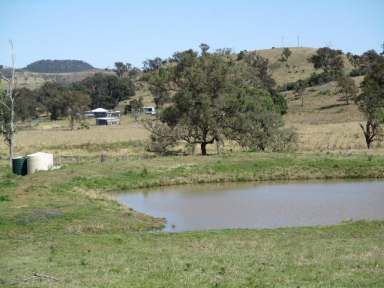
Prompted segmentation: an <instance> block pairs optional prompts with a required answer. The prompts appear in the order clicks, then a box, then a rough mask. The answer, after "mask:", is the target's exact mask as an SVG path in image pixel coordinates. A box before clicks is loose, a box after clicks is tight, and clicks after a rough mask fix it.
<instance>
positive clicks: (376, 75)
mask: <svg viewBox="0 0 384 288" xmlns="http://www.w3.org/2000/svg"><path fill="white" fill-rule="evenodd" d="M361 89H362V93H361V94H360V95H359V96H358V97H357V99H356V102H357V104H358V105H359V108H360V110H361V111H362V112H363V113H364V115H365V117H366V119H367V121H366V123H365V125H362V124H361V128H362V130H363V133H364V137H365V140H366V144H367V147H368V148H370V147H371V144H372V142H373V141H374V140H375V139H376V138H377V136H378V135H379V132H380V129H381V125H382V124H383V123H384V57H378V58H376V60H375V62H374V63H372V65H371V67H370V69H369V72H368V74H367V75H366V76H365V77H364V80H363V82H362V84H361Z"/></svg>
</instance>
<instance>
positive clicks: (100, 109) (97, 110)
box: [91, 108, 108, 113]
mask: <svg viewBox="0 0 384 288" xmlns="http://www.w3.org/2000/svg"><path fill="white" fill-rule="evenodd" d="M91 112H93V113H99V112H108V110H107V109H104V108H96V109H93V110H91Z"/></svg>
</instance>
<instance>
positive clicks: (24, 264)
mask: <svg viewBox="0 0 384 288" xmlns="http://www.w3.org/2000/svg"><path fill="white" fill-rule="evenodd" d="M179 159H180V158H179V157H176V158H175V157H163V158H153V159H146V160H140V159H138V160H131V159H130V160H129V161H118V162H116V161H113V162H112V161H111V162H106V163H104V164H100V163H99V164H98V163H96V162H94V163H89V162H88V163H79V164H71V165H67V166H66V167H64V168H63V169H61V170H56V171H52V172H47V173H38V174H34V175H32V176H28V177H22V178H21V177H14V176H10V175H8V174H6V173H5V172H4V171H5V163H4V162H2V163H1V165H2V166H1V169H0V171H1V172H0V195H1V197H0V199H1V201H0V208H1V209H0V219H1V221H0V255H1V259H2V261H1V262H0V275H1V276H0V281H1V282H0V284H3V286H4V287H7V285H11V284H15V285H12V287H25V286H28V285H29V286H33V287H127V285H129V286H130V287H185V286H186V287H241V286H242V287H271V286H272V287H298V286H300V287H335V286H337V287H356V286H364V287H380V286H379V285H380V283H382V282H383V281H384V276H383V275H384V244H383V243H384V242H383V240H384V239H383V237H384V236H383V235H384V224H383V222H380V221H372V222H358V223H346V224H341V225H336V226H332V227H323V228H292V229H274V230H224V231H210V232H193V233H182V234H165V233H148V232H143V231H145V230H148V229H151V228H153V227H160V226H161V225H162V222H161V220H159V219H153V218H151V217H148V216H145V215H143V214H140V213H137V212H135V211H132V210H129V209H127V208H124V207H121V206H119V205H117V204H116V203H115V202H113V201H110V200H109V199H108V196H106V195H107V194H103V193H102V192H103V191H109V190H110V191H115V190H126V189H130V188H134V187H141V186H151V185H159V184H161V185H166V184H175V183H191V182H193V183H195V182H208V181H224V180H225V181H238V180H242V181H245V180H255V179H281V178H284V179H287V178H291V179H295V178H298V177H300V178H312V177H315V176H317V177H318V178H324V177H325V178H330V177H357V176H365V177H383V176H384V165H383V163H384V161H383V157H382V156H366V155H349V156H348V155H344V156H340V155H327V156H324V155H297V154H292V155H270V154H258V153H242V154H234V155H229V156H225V157H219V156H211V157H204V158H203V157H183V158H182V159H183V161H182V163H181V162H180V160H179ZM33 272H38V273H42V274H47V275H50V276H53V277H55V278H57V279H58V281H54V280H50V279H41V281H34V280H31V279H30V280H28V281H26V282H18V281H22V280H23V279H25V278H28V277H30V276H31V275H32V273H33ZM17 283H18V284H17Z"/></svg>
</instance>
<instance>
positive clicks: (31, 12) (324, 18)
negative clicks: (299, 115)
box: [0, 0, 384, 68]
mask: <svg viewBox="0 0 384 288" xmlns="http://www.w3.org/2000/svg"><path fill="white" fill-rule="evenodd" d="M298 35H300V42H301V43H300V45H301V46H303V47H315V48H318V47H324V46H329V47H331V48H335V49H336V48H337V49H342V50H343V51H345V52H352V53H357V54H361V53H363V52H364V51H366V50H369V49H375V50H377V51H381V45H382V43H383V42H384V0H285V1H284V0H269V1H267V0H254V1H250V0H205V1H203V0H194V1H188V0H184V1H181V0H161V1H160V0H158V1H155V0H141V1H139V0H136V1H132V0H125V1H124V0H108V1H101V0H77V1H76V0H0V64H3V65H9V63H10V56H9V55H10V53H9V44H8V41H9V39H11V40H12V41H13V43H14V46H15V53H16V66H17V67H18V68H21V67H25V66H26V65H28V64H29V63H31V62H33V61H36V60H40V59H79V60H84V61H86V62H88V63H90V64H91V65H93V66H95V67H98V68H106V67H113V64H114V63H115V62H116V61H122V62H129V63H132V64H133V65H135V66H137V67H142V63H143V61H144V60H146V59H151V58H154V57H162V58H166V57H169V56H171V55H172V54H173V53H174V52H176V51H182V50H186V49H190V48H193V49H198V46H199V44H200V43H207V44H208V45H209V46H210V47H211V49H218V48H232V49H234V50H235V51H236V52H239V51H241V50H257V49H268V48H271V47H273V46H274V47H282V46H284V47H286V46H287V47H295V46H297V36H298Z"/></svg>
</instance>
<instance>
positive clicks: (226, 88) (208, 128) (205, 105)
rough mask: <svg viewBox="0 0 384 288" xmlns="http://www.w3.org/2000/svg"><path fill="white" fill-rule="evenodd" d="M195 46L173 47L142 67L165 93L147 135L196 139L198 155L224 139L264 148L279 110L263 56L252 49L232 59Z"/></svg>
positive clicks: (159, 138)
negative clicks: (172, 51)
mask: <svg viewBox="0 0 384 288" xmlns="http://www.w3.org/2000/svg"><path fill="white" fill-rule="evenodd" d="M200 48H201V52H200V53H198V52H196V51H193V50H187V51H183V52H177V53H175V54H174V55H173V56H172V57H171V58H170V59H168V61H167V62H166V64H165V65H164V64H162V63H163V61H159V60H157V61H152V62H148V63H151V66H152V68H151V69H147V72H150V73H151V74H150V76H149V77H148V78H147V81H149V83H150V84H153V83H154V81H157V83H158V85H157V87H162V89H163V91H164V95H167V97H168V101H167V105H166V106H164V108H163V110H162V112H161V114H160V121H161V123H162V124H156V125H152V126H151V127H150V129H151V132H152V140H155V141H157V142H162V143H164V142H167V141H164V139H166V140H167V139H168V140H169V141H170V142H176V141H178V140H181V141H184V142H186V143H188V144H191V145H194V144H199V145H200V147H201V153H202V155H206V154H207V150H206V146H207V145H208V144H212V143H214V142H215V141H216V142H221V141H222V140H223V139H224V138H225V139H230V140H233V141H236V142H238V143H239V144H240V145H241V146H243V147H252V148H255V149H260V150H264V149H266V147H267V145H268V142H269V141H270V138H271V137H272V135H273V134H275V133H274V132H275V131H276V130H277V129H278V128H279V127H280V126H281V125H282V120H281V116H280V115H281V109H280V107H279V105H276V104H275V103H274V100H275V98H276V97H275V98H274V97H273V96H272V93H271V91H273V87H274V85H275V83H274V81H273V79H272V78H271V77H270V75H269V73H268V61H267V60H266V59H264V58H262V57H260V56H258V55H254V54H250V55H248V54H247V55H245V56H244V57H243V58H242V59H241V60H240V61H234V60H233V58H232V55H231V53H229V52H230V51H229V50H227V49H223V50H219V51H216V52H213V53H210V52H208V49H209V46H208V45H206V44H202V45H201V46H200ZM154 71H155V73H153V72H154ZM154 79H155V80H154ZM152 93H156V91H153V90H152ZM276 95H278V94H277V93H276ZM154 96H155V95H154ZM163 99H164V98H163ZM283 99H284V98H283ZM164 125H165V126H164ZM167 144H169V145H171V143H165V145H167Z"/></svg>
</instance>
